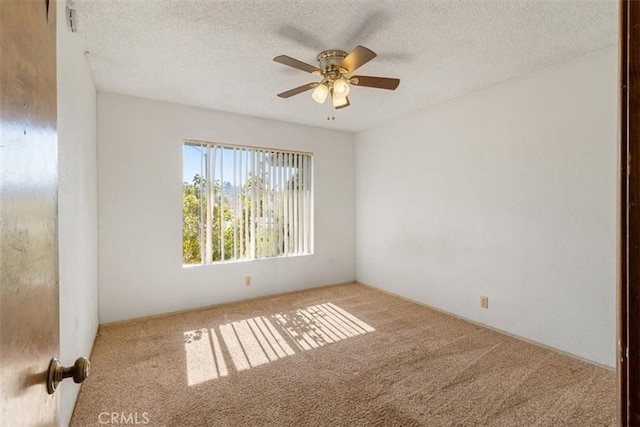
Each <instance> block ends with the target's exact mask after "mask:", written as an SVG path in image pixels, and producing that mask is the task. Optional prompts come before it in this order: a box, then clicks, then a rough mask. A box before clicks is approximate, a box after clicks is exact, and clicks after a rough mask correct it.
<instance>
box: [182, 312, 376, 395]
mask: <svg viewBox="0 0 640 427" xmlns="http://www.w3.org/2000/svg"><path fill="white" fill-rule="evenodd" d="M374 331H375V329H374V328H373V327H372V326H370V325H368V324H367V323H365V322H363V321H362V320H360V319H358V318H357V317H356V316H354V315H352V314H351V313H349V312H348V311H346V310H344V309H342V308H340V307H338V306H337V305H335V304H332V303H330V302H327V303H323V304H317V305H313V306H310V307H305V308H300V309H295V310H291V311H287V312H282V313H276V314H272V315H268V316H257V317H252V318H248V319H243V320H239V321H235V322H231V323H226V324H223V325H220V326H219V327H218V329H217V331H216V328H211V329H210V330H209V329H207V328H202V329H195V330H192V331H187V332H185V333H184V348H185V353H186V363H187V384H188V385H189V386H192V385H196V384H200V383H203V382H206V381H211V380H215V379H217V378H221V377H225V376H227V375H228V374H229V371H228V369H227V366H226V363H225V358H224V355H223V352H225V351H226V354H227V355H228V356H229V358H230V359H231V361H232V362H233V367H234V368H235V370H236V371H237V372H240V371H245V370H248V369H251V368H253V367H256V366H260V365H264V364H267V363H271V362H275V361H277V360H279V359H283V358H285V357H290V356H294V355H295V354H296V352H295V350H294V348H297V349H298V350H299V351H308V350H312V349H314V348H319V347H322V346H324V345H327V344H331V343H335V342H338V341H341V340H344V339H347V338H352V337H356V336H359V335H363V334H366V333H369V332H374ZM218 333H219V334H220V337H221V338H222V339H221V340H220V339H219V337H218ZM221 342H222V343H224V346H222V345H221ZM292 347H293V348H292Z"/></svg>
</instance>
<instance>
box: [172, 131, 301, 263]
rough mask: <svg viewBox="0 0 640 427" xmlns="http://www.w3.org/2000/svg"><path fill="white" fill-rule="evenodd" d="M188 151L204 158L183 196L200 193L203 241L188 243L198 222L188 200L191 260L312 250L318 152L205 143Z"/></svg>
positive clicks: (186, 248)
mask: <svg viewBox="0 0 640 427" xmlns="http://www.w3.org/2000/svg"><path fill="white" fill-rule="evenodd" d="M188 149H191V150H196V151H198V152H199V156H200V174H199V175H196V176H194V180H193V182H192V183H191V184H190V183H187V182H185V183H184V186H185V193H184V196H183V197H187V193H188V194H189V195H195V198H194V197H191V199H190V200H191V202H193V201H194V200H195V202H196V207H197V211H198V212H197V222H198V226H199V227H198V234H199V236H198V237H199V242H198V243H199V245H195V243H196V242H185V239H186V238H189V236H190V238H191V239H193V233H191V234H189V233H188V232H187V231H186V227H188V226H189V224H191V223H193V222H194V218H191V217H189V215H191V216H193V212H194V209H190V210H189V211H188V212H187V204H186V203H185V205H184V206H185V211H184V212H183V261H184V263H185V264H191V263H212V262H219V261H230V260H250V259H261V258H271V257H280V256H291V255H302V254H308V253H311V252H312V248H313V238H312V236H313V233H312V224H313V221H312V218H313V210H312V199H313V182H312V179H313V178H312V177H313V156H312V154H309V153H302V152H292V151H282V150H275V149H266V148H254V147H246V146H235V145H226V144H224V145H223V144H209V143H202V142H187V143H185V150H188ZM185 159H186V157H185ZM185 167H186V165H185ZM190 206H192V207H193V203H191V205H190Z"/></svg>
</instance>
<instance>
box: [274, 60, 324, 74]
mask: <svg viewBox="0 0 640 427" xmlns="http://www.w3.org/2000/svg"><path fill="white" fill-rule="evenodd" d="M273 60H274V61H276V62H279V63H280V64H283V65H288V66H289V67H293V68H297V69H298V70H302V71H306V72H307V73H312V74H318V75H320V74H322V70H321V69H320V68H318V67H314V66H313V65H309V64H307V63H304V62H302V61H298V60H297V59H294V58H292V57H290V56H287V55H280V56H276V57H275V58H273Z"/></svg>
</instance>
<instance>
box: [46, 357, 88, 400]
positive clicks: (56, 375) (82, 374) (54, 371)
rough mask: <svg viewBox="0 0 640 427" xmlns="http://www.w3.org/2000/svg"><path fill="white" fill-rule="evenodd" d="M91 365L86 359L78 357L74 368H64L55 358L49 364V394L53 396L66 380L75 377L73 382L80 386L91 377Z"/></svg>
mask: <svg viewBox="0 0 640 427" xmlns="http://www.w3.org/2000/svg"><path fill="white" fill-rule="evenodd" d="M90 368H91V363H89V360H88V359H87V358H86V357H78V358H77V359H76V362H75V363H74V364H73V366H69V367H66V368H65V367H64V366H62V364H61V363H60V361H59V360H58V359H56V358H55V357H54V358H53V359H51V363H49V373H48V374H47V392H49V394H53V392H54V391H56V389H57V388H58V384H60V382H62V380H63V379H65V378H70V377H73V382H74V383H76V384H80V383H81V382H82V381H84V380H85V379H86V378H87V377H88V376H89V371H90Z"/></svg>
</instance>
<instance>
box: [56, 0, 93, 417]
mask: <svg viewBox="0 0 640 427" xmlns="http://www.w3.org/2000/svg"><path fill="white" fill-rule="evenodd" d="M56 11H57V16H58V18H57V22H56V23H57V54H58V58H57V60H58V65H57V68H58V70H57V71H58V165H59V166H58V167H59V176H60V181H59V189H58V247H59V263H60V267H59V269H60V272H59V274H60V288H59V290H60V361H61V362H62V363H63V364H64V365H71V364H73V362H74V361H75V359H76V358H78V357H79V356H85V357H89V356H90V354H91V348H92V347H93V341H94V339H95V337H96V332H97V329H98V252H97V251H98V195H97V171H96V163H97V161H96V90H95V86H94V83H93V78H92V77H91V73H90V72H89V68H88V66H87V63H86V61H85V58H84V54H83V49H82V46H81V44H80V39H79V37H78V35H77V34H73V33H71V32H70V31H69V29H68V27H67V24H66V21H65V15H64V11H65V2H64V1H59V2H57V9H56ZM79 390H80V386H79V385H77V384H74V383H73V381H64V382H63V383H62V384H61V386H60V389H59V390H58V391H57V392H56V393H59V394H60V410H59V414H60V425H68V424H69V421H70V420H71V414H72V413H73V408H74V405H75V402H76V397H77V395H78V391H79Z"/></svg>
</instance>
